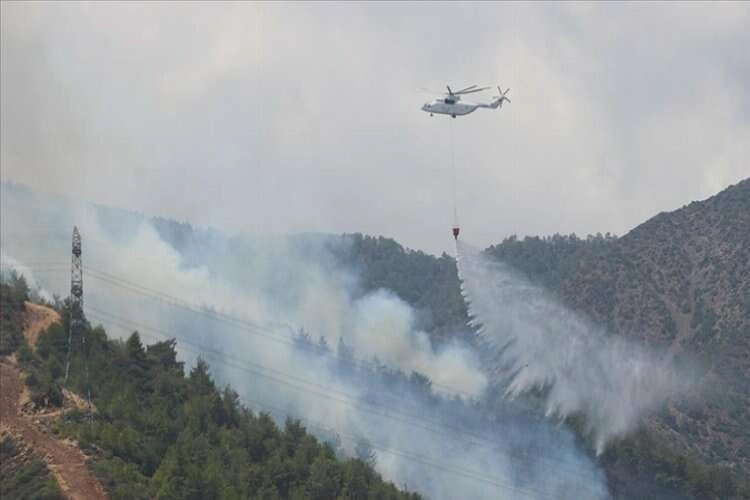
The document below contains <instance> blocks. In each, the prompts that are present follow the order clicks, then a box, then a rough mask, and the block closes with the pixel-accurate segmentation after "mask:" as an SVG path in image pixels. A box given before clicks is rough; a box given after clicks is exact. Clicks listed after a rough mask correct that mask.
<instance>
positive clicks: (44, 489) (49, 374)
mask: <svg viewBox="0 0 750 500" xmlns="http://www.w3.org/2000/svg"><path fill="white" fill-rule="evenodd" d="M14 285H15V286H11V285H7V284H3V285H2V297H3V325H2V326H3V328H2V333H3V342H4V344H5V345H10V346H15V347H16V348H15V349H12V350H14V351H15V354H16V356H17V359H18V362H19V364H20V365H21V367H22V368H23V371H24V373H25V375H26V383H27V384H28V386H29V392H30V394H29V396H30V400H31V402H32V403H33V405H34V406H35V407H36V409H37V410H40V409H46V410H49V409H50V408H55V407H59V406H60V405H61V404H63V398H62V393H61V391H60V387H61V385H62V377H63V375H64V364H65V357H66V352H67V328H68V325H67V319H65V320H64V322H65V323H66V324H54V325H52V326H51V327H50V328H48V329H47V330H46V331H44V332H43V333H42V334H41V335H40V336H39V338H38V341H37V344H36V348H35V349H31V348H30V346H29V345H28V344H27V343H26V341H25V339H24V337H23V336H22V335H21V336H20V337H19V335H18V332H20V331H21V328H22V325H21V321H22V311H23V303H24V300H25V299H26V298H27V297H26V296H25V293H24V289H23V282H22V281H18V280H16V281H14ZM6 306H9V307H6ZM62 317H63V318H68V317H69V315H68V314H67V312H66V311H62ZM82 334H83V335H84V337H85V345H86V352H85V353H82V352H74V355H73V357H72V363H71V371H70V373H71V379H70V381H69V387H71V388H72V389H74V390H75V391H76V392H78V393H80V394H86V391H87V389H88V388H89V387H90V388H91V394H92V402H93V407H94V410H93V411H94V413H93V418H89V416H88V412H87V411H86V409H85V406H84V407H80V406H79V407H78V408H71V407H66V408H67V409H66V416H65V418H64V419H62V420H56V421H55V423H54V424H53V426H52V430H53V431H54V432H55V433H57V434H60V435H62V436H68V437H72V438H74V439H76V440H77V441H78V443H79V446H80V447H81V448H82V449H83V450H84V451H85V452H86V453H87V454H88V455H89V456H90V457H92V459H91V463H90V466H91V467H92V468H93V470H94V471H95V473H96V475H97V476H98V477H99V479H100V480H101V482H102V484H103V485H104V486H105V488H106V489H107V491H108V493H109V495H110V496H111V497H112V498H115V499H117V498H121V499H133V498H164V499H167V498H173V499H178V498H179V499H190V498H192V499H196V500H197V499H205V498H263V499H270V498H279V499H281V498H297V499H303V498H319V499H321V500H323V499H326V500H328V499H332V498H347V499H349V498H360V499H365V498H380V499H398V498H415V499H416V498H419V496H418V495H416V494H409V493H403V492H400V491H399V490H398V489H397V488H396V487H395V486H394V485H393V484H390V483H387V482H385V481H383V480H382V479H381V477H380V476H379V475H378V474H377V473H376V472H375V471H374V469H373V467H372V464H370V463H368V462H367V461H366V460H367V457H366V456H363V457H362V458H363V459H362V460H360V459H344V458H342V457H340V456H338V455H337V454H336V451H335V450H334V449H333V448H332V447H331V446H330V445H329V444H325V443H321V442H319V441H318V440H317V439H316V438H315V437H313V436H312V435H311V434H309V433H308V432H307V431H306V429H305V428H304V427H303V426H302V425H301V424H300V422H299V421H295V420H291V419H287V421H286V423H285V425H284V427H283V428H279V427H278V426H277V425H276V423H275V422H274V420H273V419H272V418H271V416H270V415H269V414H267V413H262V412H261V413H257V412H254V411H252V410H250V409H248V408H246V407H245V406H243V405H242V404H241V403H240V401H239V397H238V395H237V393H235V392H234V391H233V390H232V389H231V388H230V387H225V388H219V387H217V386H216V384H215V383H214V381H213V379H212V377H211V375H210V373H209V367H208V365H207V364H206V363H205V362H203V361H199V362H198V364H197V366H195V367H194V368H193V369H192V370H190V372H189V374H188V375H187V376H186V375H185V373H184V366H183V363H181V362H179V361H178V360H177V352H176V350H175V341H173V340H167V341H163V342H157V343H154V344H151V345H148V346H145V345H144V344H143V343H142V342H141V340H140V336H139V334H138V333H137V332H136V333H133V334H132V335H131V336H130V337H129V338H128V339H127V340H126V341H115V340H109V339H108V338H107V335H106V332H105V331H104V330H103V328H101V327H97V328H91V327H90V326H89V325H88V324H86V325H85V328H84V331H83V332H82ZM11 339H12V340H11ZM86 368H87V369H88V372H89V376H90V380H91V381H93V383H89V382H88V381H87V378H86V375H85V374H86V371H87V370H86ZM33 452H34V450H28V449H27V448H26V447H25V445H24V444H23V443H19V442H17V441H16V440H14V439H13V438H10V437H8V436H3V437H2V440H0V453H1V454H2V459H3V465H2V470H3V479H2V482H0V486H1V487H2V493H3V498H6V497H8V498H12V497H13V498H16V497H17V498H58V497H59V495H60V493H59V490H58V489H57V487H56V485H55V482H54V479H52V478H51V477H50V476H49V474H48V472H47V469H46V467H45V466H44V463H42V462H40V461H39V460H38V459H37V458H33V457H34V455H33ZM24 457H31V458H24Z"/></svg>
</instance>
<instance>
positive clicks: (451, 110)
mask: <svg viewBox="0 0 750 500" xmlns="http://www.w3.org/2000/svg"><path fill="white" fill-rule="evenodd" d="M479 107H480V106H479V104H473V103H469V102H461V101H455V102H450V101H449V100H448V99H435V100H434V101H432V102H428V103H425V105H424V106H422V111H425V112H427V113H430V115H432V114H433V113H437V114H440V115H451V116H452V117H454V118H455V117H457V116H464V115H468V114H469V113H473V112H474V111H476V110H477V108H479Z"/></svg>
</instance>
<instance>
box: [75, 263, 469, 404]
mask: <svg viewBox="0 0 750 500" xmlns="http://www.w3.org/2000/svg"><path fill="white" fill-rule="evenodd" d="M86 274H87V275H90V276H91V277H93V278H94V279H97V280H100V281H104V282H107V283H109V284H111V285H114V286H118V287H120V288H123V289H127V290H130V291H132V292H135V293H141V294H143V295H146V296H151V297H152V298H155V299H157V300H160V301H163V302H167V303H169V304H170V305H174V306H177V307H181V308H183V309H187V310H189V311H192V312H194V313H197V314H202V315H204V316H206V317H209V318H212V319H215V320H218V321H223V322H225V323H229V324H233V325H235V326H239V327H240V328H243V329H245V330H246V331H248V332H250V333H253V334H255V335H260V336H262V337H266V338H268V339H270V340H273V341H275V342H281V343H284V344H287V345H292V346H296V345H297V344H296V343H295V339H294V337H291V336H289V335H284V334H282V333H279V332H278V331H272V330H270V329H269V328H267V327H265V326H262V325H259V324H257V323H254V322H251V321H248V320H245V319H242V318H238V317H236V316H233V315H230V314H227V313H223V312H219V311H210V312H209V311H207V310H206V309H203V308H200V307H197V306H195V305H192V304H190V303H189V302H186V301H184V300H182V299H180V298H178V297H175V296H173V295H169V294H167V293H164V292H161V291H159V290H155V289H153V288H149V287H145V286H143V285H139V284H137V283H133V282H131V281H128V280H126V279H124V278H120V277H117V276H114V275H112V274H109V273H106V272H104V271H100V270H97V269H92V268H91V267H87V270H86ZM287 328H289V329H291V327H289V326H287ZM321 353H322V354H323V355H325V356H330V357H333V358H336V355H335V353H333V352H331V351H321ZM432 386H433V387H437V388H440V389H443V390H444V391H446V392H450V393H454V394H460V395H463V396H464V397H466V398H469V399H471V398H472V397H473V394H471V393H469V392H468V391H465V390H463V389H459V388H457V387H451V386H448V385H445V384H440V383H437V382H432Z"/></svg>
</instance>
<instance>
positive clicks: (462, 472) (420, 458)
mask: <svg viewBox="0 0 750 500" xmlns="http://www.w3.org/2000/svg"><path fill="white" fill-rule="evenodd" d="M97 312H98V314H102V313H103V312H102V311H97ZM103 314H107V313H103ZM107 315H108V314H107ZM95 316H96V314H95ZM100 319H104V318H100ZM105 321H106V319H105ZM110 321H112V320H110ZM114 321H115V322H116V323H117V322H118V320H114ZM128 322H129V323H133V322H131V321H128ZM120 326H121V327H124V328H125V326H124V325H123V324H122V323H121V324H120ZM141 327H143V326H142V325H141ZM144 330H145V331H146V332H149V331H150V332H151V333H152V335H149V336H152V337H154V336H155V337H156V338H169V339H171V338H174V337H173V336H169V337H167V336H165V335H162V334H159V333H157V330H156V329H152V328H144ZM154 334H155V335H154ZM147 335H148V333H147ZM180 343H181V344H188V345H189V346H192V348H190V347H188V348H186V350H188V351H191V352H193V353H195V354H198V355H201V354H205V353H206V350H205V348H204V347H203V346H197V345H196V344H193V343H191V342H186V341H184V340H181V341H180ZM208 353H209V354H213V355H215V354H216V353H217V352H216V351H212V350H208ZM218 354H220V355H224V354H225V353H218ZM214 359H215V360H216V361H217V362H219V363H221V364H224V365H226V366H228V367H230V368H235V369H239V370H243V371H246V372H249V373H252V374H254V375H259V376H261V377H266V378H269V379H271V380H274V381H276V382H279V383H282V384H285V385H287V386H291V387H295V388H298V389H300V390H303V391H307V392H312V393H313V394H316V395H319V396H323V397H328V398H329V399H333V400H335V401H339V402H343V403H344V404H348V403H346V402H345V401H342V400H340V399H338V398H333V397H329V396H328V395H327V394H326V393H322V392H317V391H310V390H309V389H304V388H299V387H298V386H296V385H294V384H290V383H288V382H286V381H284V380H281V379H278V378H276V377H272V376H268V375H266V374H263V373H260V372H258V371H255V370H252V369H247V367H245V366H243V365H240V364H235V363H230V362H227V361H225V360H222V359H219V358H214ZM243 399H244V400H245V401H246V402H248V403H251V404H253V405H256V406H260V407H265V408H270V409H272V411H273V413H276V414H277V415H279V416H281V417H286V416H289V415H288V413H287V412H286V411H285V410H282V409H280V408H278V407H274V406H273V405H269V404H268V403H265V402H261V401H258V400H254V399H251V398H243ZM361 409H363V410H364V411H369V410H367V409H365V408H361ZM379 415H381V416H384V417H387V418H390V416H389V415H388V414H379ZM295 418H296V419H297V420H300V421H304V422H305V423H307V424H308V425H309V427H313V428H318V429H319V430H321V431H323V432H331V429H327V428H325V427H324V426H322V425H321V424H319V423H316V422H313V421H311V420H308V419H304V418H300V417H295ZM405 423H408V422H405ZM428 430H430V429H428ZM334 432H335V433H336V434H337V435H339V436H341V437H343V438H346V439H348V440H352V441H354V442H356V441H358V440H360V439H362V437H361V436H355V435H352V434H346V433H342V432H339V431H334ZM437 432H441V431H437ZM441 434H444V433H442V432H441ZM368 441H369V440H368ZM371 445H372V446H373V447H374V448H376V449H379V450H380V451H383V452H385V453H390V454H393V455H396V456H400V457H402V458H406V459H408V460H413V461H416V462H419V463H421V464H423V465H427V466H430V467H434V468H438V469H441V470H444V471H448V472H451V473H454V474H456V475H459V476H463V477H466V478H468V479H474V480H478V481H482V482H485V483H488V484H492V485H495V486H498V487H500V488H504V489H508V490H513V491H516V492H519V493H522V494H524V495H526V496H529V497H532V498H539V495H542V496H545V495H546V494H545V493H544V492H541V491H539V490H534V489H524V488H520V487H517V486H512V485H509V484H507V483H504V482H500V481H498V480H497V479H495V478H491V477H489V476H486V475H484V474H482V473H480V472H476V471H473V470H470V469H465V468H461V467H456V466H455V465H445V464H440V463H437V462H434V461H431V460H429V459H428V458H427V457H425V456H424V455H421V454H417V453H413V452H406V451H403V450H400V449H397V448H393V447H388V446H385V445H382V444H377V443H371Z"/></svg>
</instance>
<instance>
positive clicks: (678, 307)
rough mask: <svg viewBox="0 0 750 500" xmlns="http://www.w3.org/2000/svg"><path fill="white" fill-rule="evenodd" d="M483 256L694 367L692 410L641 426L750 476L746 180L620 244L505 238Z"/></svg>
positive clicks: (674, 411) (749, 202)
mask: <svg viewBox="0 0 750 500" xmlns="http://www.w3.org/2000/svg"><path fill="white" fill-rule="evenodd" d="M487 252H488V253H489V254H490V255H492V256H493V257H494V258H497V259H500V260H503V261H505V262H508V263H510V264H511V265H513V266H514V267H516V268H518V269H520V270H522V271H524V272H525V273H527V274H528V275H529V276H530V277H532V278H533V279H536V280H538V281H539V282H540V283H542V284H544V285H545V286H548V287H550V288H551V289H552V290H555V291H556V292H557V293H558V295H559V297H560V298H561V299H562V300H564V301H565V302H566V303H567V304H569V305H571V306H572V307H574V308H575V309H577V310H579V311H583V312H585V313H587V314H588V315H590V316H591V317H592V318H594V319H595V320H596V321H598V322H600V323H601V324H605V325H607V326H608V327H609V328H610V330H611V331H613V332H615V333H618V334H621V335H627V336H630V337H632V338H635V339H637V340H638V342H640V343H643V344H647V345H650V346H652V347H654V348H656V349H659V350H662V351H663V352H664V353H665V356H674V357H675V358H676V359H677V360H681V361H682V362H685V363H694V364H697V365H699V366H701V379H702V381H703V384H704V386H703V390H702V392H701V393H700V398H698V401H701V403H699V404H698V405H696V404H692V405H689V406H688V405H677V404H675V405H670V408H669V409H668V411H667V412H665V414H664V415H662V416H661V417H660V418H658V419H652V420H651V421H650V422H649V427H650V428H652V429H653V430H655V431H656V432H657V433H658V434H659V435H661V436H662V437H664V438H665V439H667V440H668V441H669V442H670V443H671V444H672V445H674V446H676V447H677V448H678V449H682V450H689V451H692V452H695V453H697V454H698V455H699V456H701V457H702V458H703V459H704V460H706V461H708V462H710V463H723V464H726V465H728V466H730V467H732V468H736V469H737V470H738V471H741V473H742V474H743V475H745V476H748V475H750V426H749V425H748V422H750V179H748V180H744V181H742V182H740V183H739V184H737V185H735V186H731V187H729V188H728V189H726V190H725V191H723V192H721V193H719V194H718V195H716V196H714V197H712V198H709V199H707V200H705V201H701V202H693V203H691V204H690V205H688V206H685V207H683V208H681V209H679V210H676V211H674V212H670V213H662V214H659V215H657V216H656V217H654V218H652V219H650V220H649V221H647V222H645V223H643V224H641V225H640V226H638V227H637V228H635V229H633V230H632V231H630V232H629V233H628V234H626V235H625V236H623V237H621V238H607V237H605V238H601V237H595V238H590V239H587V240H580V239H577V238H575V237H559V236H555V237H552V238H545V239H539V238H527V239H525V240H523V241H518V240H516V239H514V238H511V239H507V240H505V241H504V242H502V243H501V244H499V245H496V246H493V247H491V248H489V249H488V250H487ZM717 389H718V390H717ZM696 390H698V389H696Z"/></svg>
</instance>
